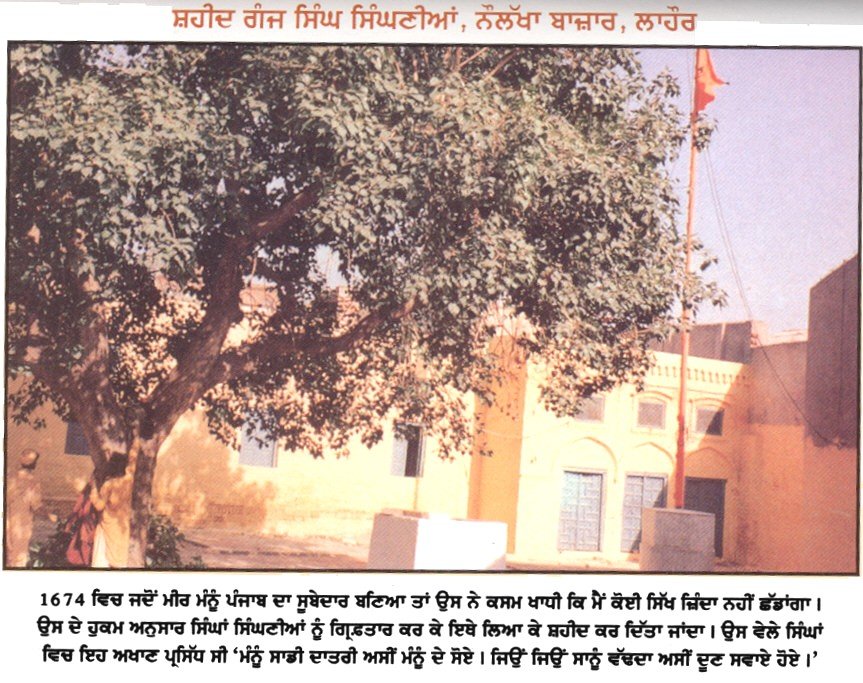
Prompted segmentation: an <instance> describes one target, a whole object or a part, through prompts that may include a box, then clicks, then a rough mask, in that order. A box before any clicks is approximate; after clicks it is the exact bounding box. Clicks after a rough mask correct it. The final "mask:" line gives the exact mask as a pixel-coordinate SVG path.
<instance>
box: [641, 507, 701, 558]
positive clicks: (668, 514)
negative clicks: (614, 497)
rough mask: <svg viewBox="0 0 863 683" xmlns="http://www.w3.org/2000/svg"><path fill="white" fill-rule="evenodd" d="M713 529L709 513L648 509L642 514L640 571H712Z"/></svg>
mask: <svg viewBox="0 0 863 683" xmlns="http://www.w3.org/2000/svg"><path fill="white" fill-rule="evenodd" d="M714 529H715V525H714V519H713V515H712V514H710V513H709V512H695V511H694V510H672V509H667V508H645V509H644V510H643V512H642V515H641V553H640V562H641V569H642V570H643V571H650V572H712V571H713V565H714V560H715V553H714V546H713V535H714Z"/></svg>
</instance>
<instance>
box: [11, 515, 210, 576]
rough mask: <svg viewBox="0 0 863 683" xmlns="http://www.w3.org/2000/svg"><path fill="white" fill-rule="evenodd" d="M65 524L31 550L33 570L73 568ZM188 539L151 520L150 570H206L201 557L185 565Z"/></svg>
mask: <svg viewBox="0 0 863 683" xmlns="http://www.w3.org/2000/svg"><path fill="white" fill-rule="evenodd" d="M65 526H66V523H65V521H60V522H58V523H57V527H56V529H55V530H54V533H53V534H51V535H50V536H49V537H48V538H47V539H46V540H45V541H44V542H42V543H34V544H32V545H31V546H30V562H29V563H28V564H27V566H28V567H31V568H33V569H67V568H70V567H71V566H72V565H70V564H69V562H68V561H67V560H66V548H68V547H69V541H70V539H71V534H70V533H68V532H66V531H65V530H64V527H65ZM184 540H185V536H183V534H182V533H181V532H180V530H179V529H178V528H177V526H176V525H175V524H174V523H173V522H172V521H171V519H170V518H169V517H166V516H165V515H153V516H152V517H151V518H150V532H149V540H148V542H147V568H149V569H204V568H206V565H205V564H204V562H203V560H202V559H201V558H200V557H199V556H195V557H193V558H192V560H191V562H187V563H184V562H183V559H182V557H181V556H180V544H181V543H182V542H183V541H184Z"/></svg>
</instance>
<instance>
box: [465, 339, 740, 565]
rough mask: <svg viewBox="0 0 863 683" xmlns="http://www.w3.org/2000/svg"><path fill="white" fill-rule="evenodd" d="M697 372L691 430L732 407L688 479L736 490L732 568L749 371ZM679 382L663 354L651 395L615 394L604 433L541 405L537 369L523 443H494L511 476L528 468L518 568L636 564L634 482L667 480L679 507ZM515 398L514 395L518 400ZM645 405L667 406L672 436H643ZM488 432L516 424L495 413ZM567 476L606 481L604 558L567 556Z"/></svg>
mask: <svg viewBox="0 0 863 683" xmlns="http://www.w3.org/2000/svg"><path fill="white" fill-rule="evenodd" d="M690 366H691V367H690V371H689V378H690V379H689V384H688V386H689V392H688V397H687V398H688V400H687V411H688V415H689V420H690V424H694V415H695V410H696V409H697V407H698V406H701V405H710V406H715V407H723V408H724V409H725V422H724V430H723V435H722V436H705V435H698V434H694V433H690V436H689V438H688V441H687V453H688V455H687V463H686V474H687V476H693V477H706V478H718V479H723V480H725V481H726V482H727V484H726V508H725V510H726V512H725V529H724V558H723V559H725V560H726V561H729V562H736V561H738V559H739V558H738V555H739V547H738V546H739V542H738V534H739V523H738V516H739V508H740V498H741V491H740V485H739V482H738V479H737V473H738V470H739V467H738V461H739V459H740V457H741V449H742V445H743V442H744V438H745V434H746V429H747V421H748V411H749V404H748V386H749V378H748V376H747V369H746V367H745V366H744V365H741V364H739V363H731V362H726V361H716V360H706V359H701V358H693V359H691V361H690ZM678 373H679V357H678V356H675V355H671V354H664V353H659V354H657V362H656V364H655V366H654V368H653V369H652V370H651V371H650V373H649V374H648V376H647V378H646V382H645V387H644V389H643V391H642V392H641V393H639V392H637V391H636V389H635V387H634V386H631V385H626V386H623V387H620V388H618V389H616V390H614V391H612V392H610V393H609V394H607V395H606V397H605V411H604V419H603V421H602V422H601V423H598V422H588V421H579V420H576V419H560V418H557V417H555V416H554V415H553V414H551V413H549V412H548V411H546V410H545V409H544V408H543V407H542V406H541V403H540V385H541V381H542V370H541V369H539V368H536V367H531V369H530V371H529V372H528V373H527V377H526V379H525V389H524V390H525V398H524V405H525V411H524V418H523V424H522V425H521V432H522V439H521V440H518V439H509V440H504V439H498V440H497V441H494V442H493V443H494V445H495V447H496V448H495V453H494V455H493V456H492V458H491V459H490V460H491V461H495V460H497V461H498V462H499V465H498V467H499V471H501V472H511V471H512V469H513V468H514V467H515V463H518V467H519V470H518V489H517V497H516V498H515V503H516V506H517V510H516V517H517V520H518V524H517V526H516V529H515V543H514V547H513V548H512V549H511V550H512V552H513V553H514V556H515V558H516V559H518V560H524V561H539V562H560V563H564V564H565V563H567V562H571V561H578V560H580V559H587V558H595V557H601V558H605V559H609V560H620V559H624V558H628V557H630V555H629V553H625V552H623V551H622V550H621V533H622V521H623V497H624V484H625V480H626V476H627V475H628V474H631V475H654V476H664V477H666V478H667V481H668V495H667V500H668V502H669V504H671V503H672V501H673V493H674V491H673V481H672V472H673V463H674V453H675V450H676V413H677V386H678V382H679V379H678V377H679V375H678ZM513 391H515V390H514V389H513V388H510V389H509V392H510V393H512V392H513ZM641 396H650V397H651V398H654V399H657V400H661V401H662V402H663V403H665V406H666V408H665V426H664V428H661V429H645V428H641V427H639V426H638V424H637V414H638V409H637V407H638V400H639V397H641ZM487 429H488V431H489V432H490V434H499V433H503V432H505V430H507V429H512V422H511V420H510V419H509V418H508V417H506V416H505V415H503V414H502V411H501V412H500V413H495V412H494V411H489V412H488V414H487ZM489 443H492V441H489ZM483 468H484V469H483V470H482V471H481V472H479V473H478V474H479V476H483V477H484V474H485V472H486V471H487V469H486V468H485V463H483ZM566 471H573V472H599V473H602V474H603V505H602V507H603V519H602V526H601V537H602V542H601V548H600V550H599V551H566V552H559V551H558V548H557V545H558V523H559V517H560V505H561V497H562V492H563V489H562V487H563V478H564V472H566ZM475 474H477V472H476V471H475ZM476 490H479V491H481V498H482V499H483V501H482V502H481V503H480V504H484V502H485V497H493V496H495V495H497V492H496V489H495V487H490V486H486V485H484V484H477V483H476V482H473V484H472V491H476ZM498 505H500V503H498Z"/></svg>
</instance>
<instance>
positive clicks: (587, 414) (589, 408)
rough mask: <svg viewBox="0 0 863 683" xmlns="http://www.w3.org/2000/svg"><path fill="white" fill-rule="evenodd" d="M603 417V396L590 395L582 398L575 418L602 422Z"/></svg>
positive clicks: (583, 420)
mask: <svg viewBox="0 0 863 683" xmlns="http://www.w3.org/2000/svg"><path fill="white" fill-rule="evenodd" d="M604 417H605V396H597V395H594V396H591V397H590V398H586V399H584V401H583V402H582V404H581V408H580V409H579V411H578V412H577V413H576V414H575V419H576V420H581V421H582V422H602V419H603V418H604Z"/></svg>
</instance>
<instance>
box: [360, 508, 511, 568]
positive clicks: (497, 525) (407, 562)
mask: <svg viewBox="0 0 863 683" xmlns="http://www.w3.org/2000/svg"><path fill="white" fill-rule="evenodd" d="M368 567H369V569H431V570H453V569H467V570H478V571H486V570H502V569H506V524H505V523H504V522H485V521H477V520H466V519H451V518H449V517H436V516H425V515H421V514H417V513H412V512H401V511H385V512H382V513H379V514H377V515H375V523H374V527H373V529H372V540H371V545H370V547H369V564H368Z"/></svg>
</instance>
